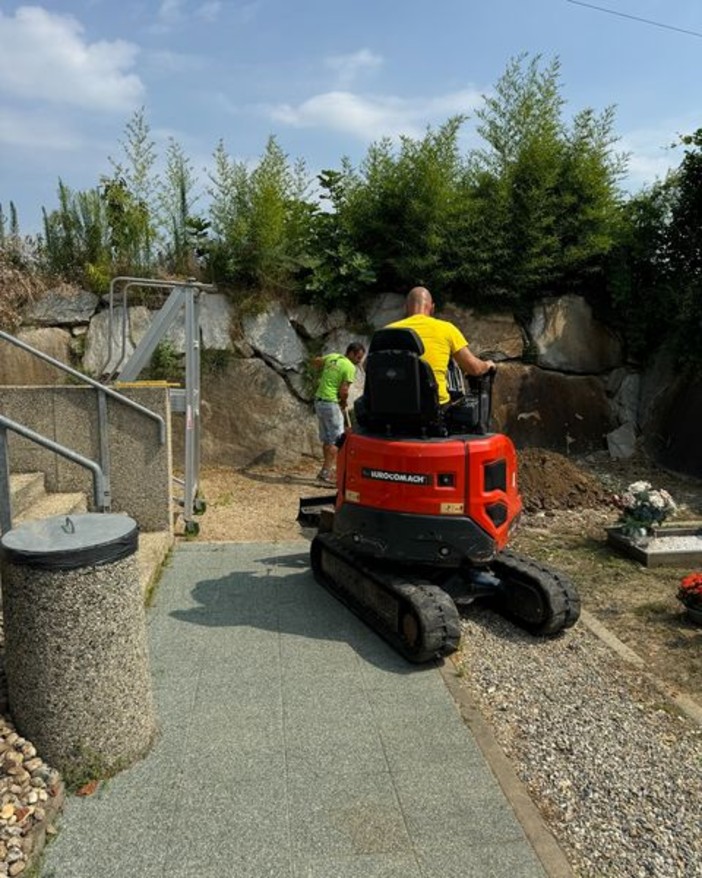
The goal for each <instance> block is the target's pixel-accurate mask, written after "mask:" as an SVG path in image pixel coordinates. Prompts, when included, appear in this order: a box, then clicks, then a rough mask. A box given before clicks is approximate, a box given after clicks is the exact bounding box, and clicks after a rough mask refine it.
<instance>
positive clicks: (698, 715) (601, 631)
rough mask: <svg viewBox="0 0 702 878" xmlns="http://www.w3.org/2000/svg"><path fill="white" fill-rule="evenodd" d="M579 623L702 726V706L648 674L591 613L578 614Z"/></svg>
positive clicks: (635, 658)
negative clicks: (641, 673) (640, 672)
mask: <svg viewBox="0 0 702 878" xmlns="http://www.w3.org/2000/svg"><path fill="white" fill-rule="evenodd" d="M580 621H581V622H582V623H583V625H584V626H585V627H586V628H587V629H588V631H590V632H591V633H592V634H594V635H595V637H597V638H599V639H600V640H601V641H602V642H603V643H604V644H606V645H607V646H608V647H609V648H610V649H611V650H612V651H613V652H615V653H616V654H617V655H618V656H619V657H620V658H621V659H623V660H624V661H625V662H626V663H627V664H629V665H632V666H633V667H635V668H637V669H639V670H640V671H642V672H643V674H644V676H645V677H646V679H647V680H648V681H649V682H650V683H651V684H652V685H653V686H655V688H656V689H657V690H658V691H659V692H660V693H661V694H662V695H664V696H665V697H666V698H667V699H669V700H670V701H672V702H673V704H674V705H675V706H676V707H677V708H678V710H680V711H681V712H682V713H684V714H685V716H687V717H688V719H690V720H692V722H694V723H697V724H698V725H700V726H702V706H701V705H699V704H698V703H697V702H696V701H695V700H694V699H693V698H691V697H690V696H689V695H686V694H684V693H683V692H677V691H676V690H675V689H674V688H673V687H672V686H671V685H670V684H669V683H664V682H663V680H660V679H659V678H658V677H654V676H653V674H649V673H648V672H647V671H646V670H645V668H646V662H645V661H644V660H643V659H642V658H641V656H640V655H638V654H637V653H635V652H634V650H633V649H631V648H630V647H628V646H627V645H626V644H625V643H622V641H621V640H620V639H619V638H618V637H617V636H616V635H615V634H612V632H611V631H610V630H609V629H608V628H605V626H604V625H603V624H602V623H601V622H600V621H599V620H598V619H596V618H595V617H594V616H593V615H592V613H588V611H587V610H582V611H581V613H580Z"/></svg>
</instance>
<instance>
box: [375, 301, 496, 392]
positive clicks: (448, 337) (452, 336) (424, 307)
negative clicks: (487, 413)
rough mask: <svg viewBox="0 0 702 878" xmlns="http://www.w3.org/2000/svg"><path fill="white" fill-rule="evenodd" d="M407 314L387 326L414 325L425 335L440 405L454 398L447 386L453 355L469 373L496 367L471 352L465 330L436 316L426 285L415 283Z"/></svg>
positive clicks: (410, 326)
mask: <svg viewBox="0 0 702 878" xmlns="http://www.w3.org/2000/svg"><path fill="white" fill-rule="evenodd" d="M405 314H406V315H407V316H406V317H405V318H403V319H402V320H397V321H396V322H395V323H391V324H389V326H388V327H387V329H413V330H414V331H415V332H416V333H417V335H418V336H419V337H420V338H421V340H422V343H423V344H424V353H423V354H422V359H423V360H425V361H426V362H427V363H428V364H429V366H430V367H431V370H432V372H433V373H434V376H435V378H436V384H437V387H438V390H439V405H446V404H447V403H448V402H450V400H451V398H450V396H449V392H448V387H447V386H446V372H447V370H448V365H449V359H450V358H451V357H453V359H454V360H455V361H456V365H457V366H458V367H459V368H460V369H461V371H462V372H463V373H464V374H466V375H483V374H484V373H485V372H488V371H489V370H490V369H494V368H495V364H494V362H493V361H492V360H481V359H480V357H476V356H475V354H473V353H471V351H470V350H469V349H468V342H467V341H466V340H465V338H464V337H463V333H462V332H461V331H460V330H459V329H458V328H457V327H455V326H454V325H453V323H449V322H448V320H439V319H438V318H437V317H434V316H433V314H434V300H433V299H432V297H431V293H430V292H429V290H427V289H426V288H425V287H414V288H413V289H411V290H410V291H409V293H408V294H407V299H406V300H405Z"/></svg>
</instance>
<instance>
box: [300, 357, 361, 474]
mask: <svg viewBox="0 0 702 878" xmlns="http://www.w3.org/2000/svg"><path fill="white" fill-rule="evenodd" d="M365 353H366V349H365V347H364V346H363V345H362V344H361V343H360V342H358V341H354V342H351V344H350V345H349V346H348V347H347V348H346V354H345V355H342V354H327V355H326V356H325V357H315V358H314V359H313V360H312V365H313V366H314V367H315V368H317V369H321V370H322V373H321V375H320V376H319V382H318V383H317V390H316V393H315V400H314V410H315V414H316V415H317V421H318V422H319V439H320V442H321V443H322V453H323V455H324V461H323V463H322V469H321V470H320V471H319V474H318V475H317V478H318V479H319V480H320V481H322V482H327V483H329V484H335V483H336V477H335V473H334V464H335V462H336V454H337V451H338V449H337V445H336V442H337V439H338V438H339V436H341V435H342V433H343V432H344V414H345V412H346V408H347V406H348V398H349V388H350V387H351V385H352V384H353V380H354V378H355V377H356V366H358V364H359V363H360V362H361V360H362V359H363V357H364V356H365Z"/></svg>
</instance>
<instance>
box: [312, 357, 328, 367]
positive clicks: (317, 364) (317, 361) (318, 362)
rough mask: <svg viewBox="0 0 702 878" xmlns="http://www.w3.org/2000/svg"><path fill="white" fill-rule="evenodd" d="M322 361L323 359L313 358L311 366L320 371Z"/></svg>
mask: <svg viewBox="0 0 702 878" xmlns="http://www.w3.org/2000/svg"><path fill="white" fill-rule="evenodd" d="M324 360H325V358H324V357H313V358H312V365H313V366H314V368H315V369H321V368H322V366H323V365H324Z"/></svg>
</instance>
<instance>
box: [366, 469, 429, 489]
mask: <svg viewBox="0 0 702 878" xmlns="http://www.w3.org/2000/svg"><path fill="white" fill-rule="evenodd" d="M361 475H362V476H363V478H364V479H375V480H376V481H378V482H402V483H403V484H405V485H430V484H431V476H429V475H426V474H425V473H398V472H393V471H392V470H387V469H371V468H370V467H363V469H362V470H361Z"/></svg>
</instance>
